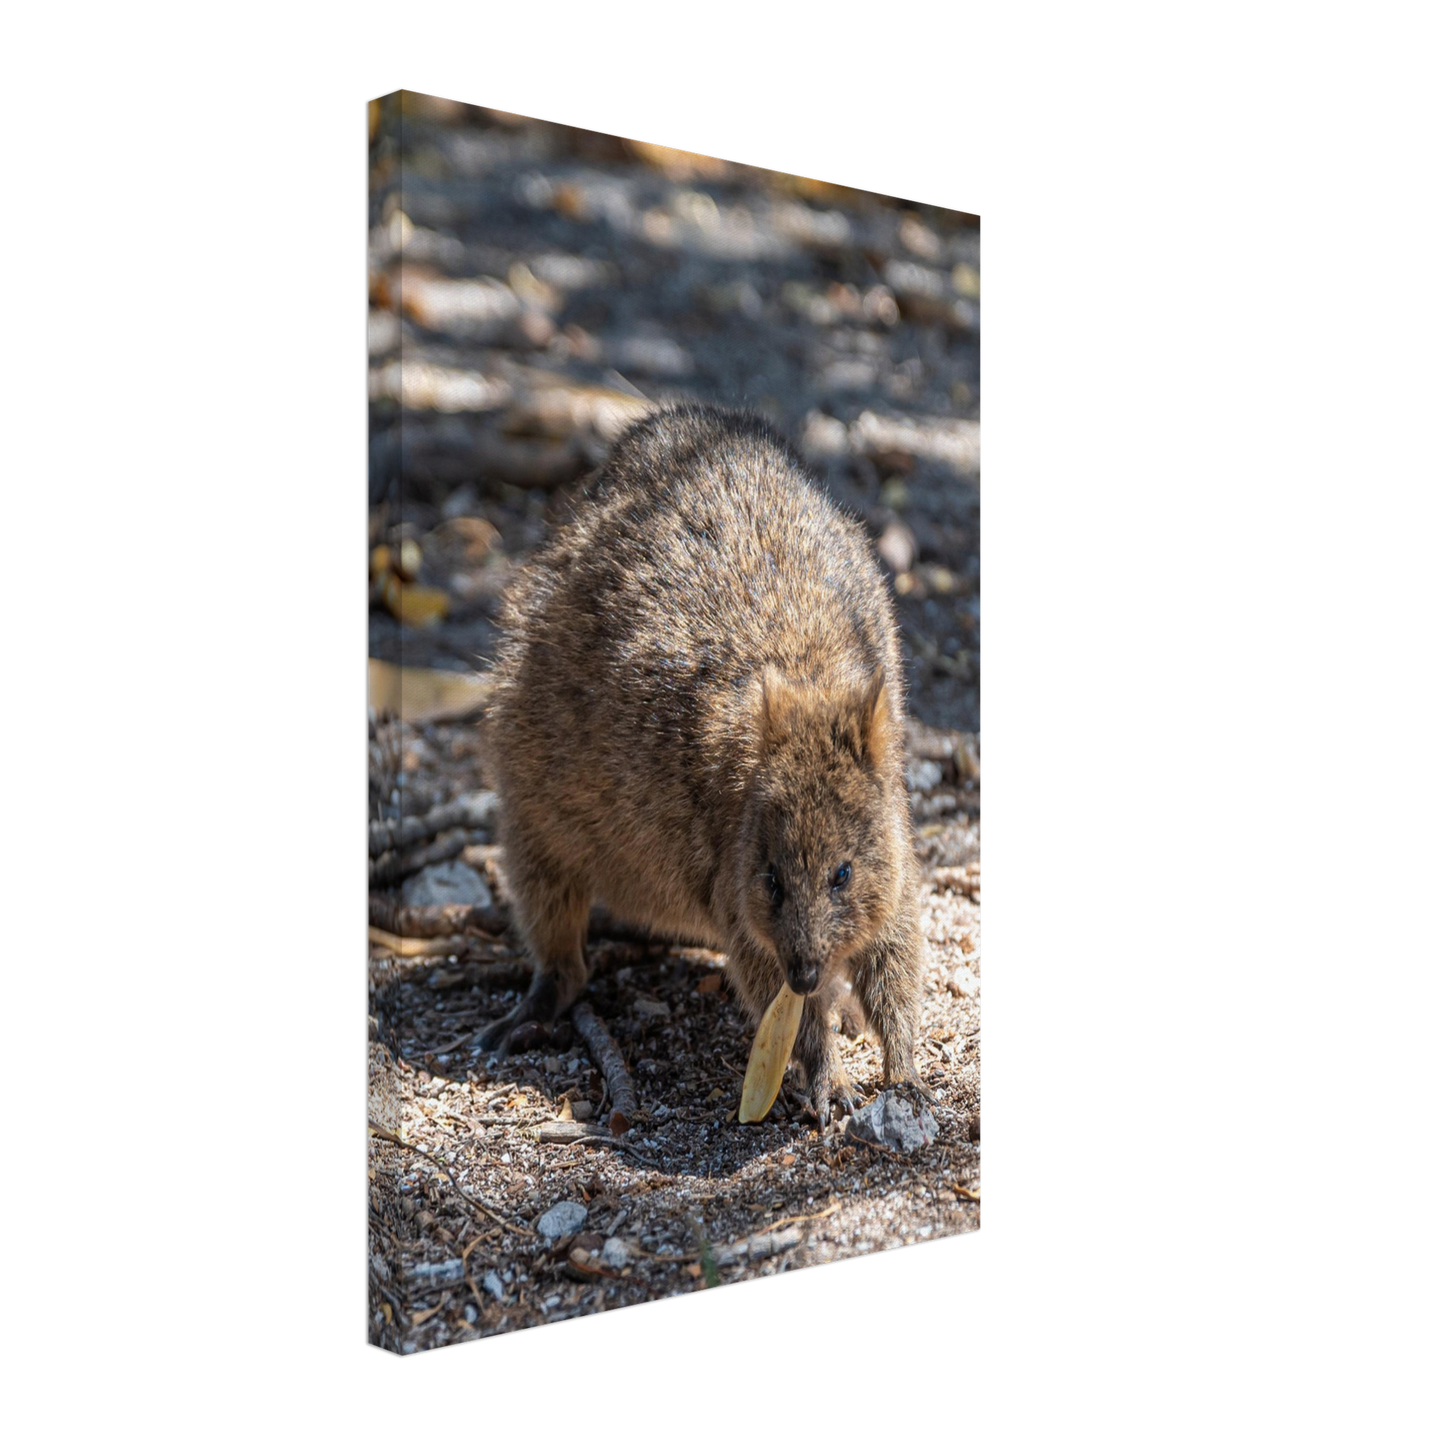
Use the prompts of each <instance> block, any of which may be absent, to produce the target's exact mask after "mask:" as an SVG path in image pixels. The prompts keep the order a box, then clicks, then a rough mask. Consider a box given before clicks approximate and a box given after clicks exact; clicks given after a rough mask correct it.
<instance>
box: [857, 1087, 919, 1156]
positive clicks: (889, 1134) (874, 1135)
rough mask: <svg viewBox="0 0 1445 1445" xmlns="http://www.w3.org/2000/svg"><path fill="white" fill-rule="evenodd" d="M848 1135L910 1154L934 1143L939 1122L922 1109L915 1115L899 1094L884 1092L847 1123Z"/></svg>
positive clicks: (887, 1090) (890, 1091)
mask: <svg viewBox="0 0 1445 1445" xmlns="http://www.w3.org/2000/svg"><path fill="white" fill-rule="evenodd" d="M848 1134H849V1135H850V1136H851V1137H853V1138H855V1139H866V1140H867V1141H868V1142H869V1143H871V1144H882V1145H884V1146H885V1147H886V1148H889V1149H895V1150H897V1151H898V1152H899V1153H900V1154H912V1153H913V1152H914V1151H915V1150H916V1149H922V1148H924V1147H925V1146H927V1145H929V1144H931V1143H933V1141H934V1139H935V1138H936V1137H937V1135H938V1121H937V1120H936V1119H935V1118H934V1117H933V1115H932V1113H931V1112H930V1111H929V1109H928V1107H927V1106H926V1105H925V1106H923V1108H922V1111H921V1112H920V1113H917V1114H915V1113H914V1111H913V1106H912V1105H911V1104H910V1103H909V1102H908V1101H907V1100H906V1099H904V1098H903V1096H902V1095H900V1094H895V1093H894V1092H893V1091H892V1090H891V1089H885V1090H884V1091H883V1093H881V1094H879V1095H878V1097H877V1098H876V1099H874V1100H873V1102H872V1103H871V1104H869V1105H868V1107H867V1108H866V1109H859V1110H858V1111H857V1112H856V1113H855V1114H854V1115H853V1117H852V1118H851V1119H849V1120H848Z"/></svg>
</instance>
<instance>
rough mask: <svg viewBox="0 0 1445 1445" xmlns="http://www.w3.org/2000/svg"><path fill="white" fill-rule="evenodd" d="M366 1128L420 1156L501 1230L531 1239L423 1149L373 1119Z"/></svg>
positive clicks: (367, 1122) (518, 1226)
mask: <svg viewBox="0 0 1445 1445" xmlns="http://www.w3.org/2000/svg"><path fill="white" fill-rule="evenodd" d="M366 1127H367V1128H368V1129H370V1130H371V1132H372V1133H373V1134H375V1135H376V1137H377V1138H378V1139H385V1140H386V1142H387V1143H388V1144H395V1145H396V1146H397V1148H398V1149H410V1150H411V1152H412V1153H413V1154H420V1155H421V1157H422V1158H423V1159H425V1160H426V1162H427V1163H428V1164H430V1165H431V1166H432V1168H433V1169H439V1170H441V1172H442V1173H443V1174H445V1175H446V1176H447V1178H448V1179H450V1180H451V1182H452V1188H453V1189H455V1190H456V1191H457V1193H458V1194H460V1195H461V1196H462V1198H463V1199H465V1200H466V1202H467V1203H468V1204H470V1205H471V1206H472V1208H473V1209H478V1210H480V1211H481V1212H482V1213H483V1214H485V1215H486V1216H487V1218H488V1219H490V1220H493V1221H495V1222H496V1223H497V1224H500V1225H501V1226H502V1228H503V1229H510V1230H511V1231H512V1233H513V1234H520V1235H523V1236H525V1237H526V1238H528V1239H530V1238H531V1237H532V1236H531V1232H530V1231H529V1230H526V1229H523V1228H521V1226H520V1225H516V1224H512V1223H511V1222H510V1221H509V1220H506V1219H503V1218H502V1216H501V1215H500V1214H498V1213H497V1212H496V1210H494V1209H491V1208H489V1207H488V1206H487V1205H485V1204H483V1203H482V1202H481V1200H480V1199H475V1198H473V1197H472V1195H471V1194H469V1193H468V1192H467V1191H466V1190H465V1189H463V1188H462V1185H461V1181H460V1180H459V1179H458V1178H457V1176H456V1175H455V1174H453V1173H452V1171H451V1170H450V1169H449V1168H448V1167H447V1165H446V1164H444V1163H443V1162H442V1161H441V1160H440V1159H438V1158H436V1157H435V1156H434V1155H431V1154H428V1153H427V1152H426V1150H425V1149H419V1148H417V1146H416V1145H415V1144H408V1143H407V1141H406V1140H405V1139H402V1138H400V1137H399V1136H398V1135H396V1134H393V1133H392V1132H391V1130H390V1129H385V1128H383V1127H382V1126H381V1125H380V1124H378V1123H377V1122H376V1121H375V1120H374V1119H368V1120H367V1121H366Z"/></svg>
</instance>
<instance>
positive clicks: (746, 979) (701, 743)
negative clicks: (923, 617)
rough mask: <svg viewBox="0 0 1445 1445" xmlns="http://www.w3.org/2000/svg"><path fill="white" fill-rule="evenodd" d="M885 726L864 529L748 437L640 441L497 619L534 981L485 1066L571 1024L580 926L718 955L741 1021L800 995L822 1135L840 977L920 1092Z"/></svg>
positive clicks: (726, 417)
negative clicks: (543, 1025)
mask: <svg viewBox="0 0 1445 1445" xmlns="http://www.w3.org/2000/svg"><path fill="white" fill-rule="evenodd" d="M902 718H903V695H902V669H901V665H900V660H899V650H898V641H897V636H896V629H895V624H894V621H893V615H892V611H891V608H890V605H889V600H888V594H887V592H886V590H885V587H884V583H883V580H882V578H881V576H880V574H879V571H878V567H877V565H876V563H875V562H874V560H873V556H872V551H871V548H870V547H869V544H868V540H867V537H866V535H865V533H864V532H863V530H862V528H861V527H859V526H858V525H857V524H856V523H853V522H850V521H848V520H846V519H845V518H844V517H843V516H842V515H841V514H840V513H839V512H838V511H837V510H836V509H835V508H834V507H833V506H832V505H831V504H830V503H829V502H828V501H827V500H826V499H825V498H824V497H823V496H822V495H820V493H819V492H817V491H816V490H815V489H814V488H813V487H811V486H810V485H808V483H807V481H806V479H805V477H804V475H803V471H802V468H801V465H800V463H799V462H798V460H797V458H796V457H795V456H794V455H793V453H792V452H791V451H790V450H789V449H788V447H787V446H786V444H785V443H784V442H783V441H782V440H781V439H780V438H779V437H778V436H777V435H776V434H775V433H773V432H772V431H771V430H770V429H769V428H768V427H767V426H765V425H764V424H763V423H762V422H760V421H757V420H756V419H754V418H751V417H747V416H742V415H738V414H736V413H730V412H723V411H717V410H713V409H711V408H702V407H691V406H690V407H683V408H676V409H672V410H669V411H664V412H661V413H657V414H654V415H653V416H651V417H649V418H647V419H645V420H643V421H641V422H639V423H638V424H637V425H636V426H634V427H633V428H632V429H631V430H630V431H629V432H627V433H626V434H625V435H624V436H623V437H622V438H621V439H620V440H619V441H618V443H617V444H616V446H615V447H614V449H613V451H612V453H611V455H610V456H609V458H608V460H607V463H606V465H605V466H604V467H603V469H602V471H601V472H600V473H599V475H598V477H597V478H596V480H595V481H594V482H593V483H592V484H591V485H590V486H589V487H588V488H587V490H586V492H585V493H584V495H583V497H582V498H581V500H580V501H579V503H578V506H577V508H576V510H575V514H574V515H573V517H572V519H571V520H570V521H569V522H568V523H567V524H566V525H564V526H563V527H561V528H560V529H559V530H558V531H557V532H556V533H555V535H554V536H553V538H552V540H551V541H550V543H549V544H548V545H546V546H545V547H544V548H543V549H542V550H541V551H539V552H538V554H537V555H536V556H535V558H534V559H533V561H532V562H531V564H530V565H529V566H528V567H527V569H526V570H525V572H524V573H523V575H522V577H521V578H520V579H519V582H518V583H517V585H516V586H515V587H514V589H513V591H512V592H511V593H510V594H509V597H508V599H507V614H506V639H505V642H504V644H503V646H502V648H501V650H500V653H499V657H498V662H497V668H496V674H495V689H494V691H493V694H492V699H491V702H490V703H489V706H488V712H487V722H486V727H487V732H488V751H489V753H490V755H491V764H492V772H493V774H494V779H495V783H496V787H497V791H498V794H499V796H500V800H501V805H500V821H501V841H502V843H503V845H504V848H505V857H506V866H507V874H508V878H509V880H510V882H511V886H512V889H513V892H514V894H515V896H516V902H517V911H518V917H519V920H520V923H521V926H522V928H523V931H524V933H525V935H526V938H527V941H528V943H529V945H530V946H531V948H532V951H533V953H534V955H535V958H536V963H537V968H536V974H535V976H534V979H533V983H532V988H531V991H530V992H529V993H528V995H527V997H526V998H525V999H524V1000H523V1002H522V1003H521V1004H520V1005H519V1006H518V1007H517V1008H516V1009H514V1010H513V1011H512V1013H511V1014H509V1015H508V1016H507V1018H505V1019H502V1020H500V1021H498V1023H497V1024H496V1025H494V1026H493V1027H492V1029H490V1030H489V1031H488V1035H487V1036H486V1042H487V1044H488V1046H490V1047H496V1046H497V1045H498V1044H500V1043H502V1041H503V1040H504V1039H505V1037H506V1035H507V1033H508V1031H509V1030H510V1029H511V1028H512V1027H514V1026H515V1025H516V1024H517V1023H520V1022H523V1021H525V1020H527V1019H530V1018H539V1019H542V1020H543V1021H544V1022H546V1021H550V1020H551V1019H552V1018H553V1017H555V1016H556V1015H557V1014H558V1013H560V1012H561V1011H563V1010H565V1009H566V1008H567V1007H569V1006H570V1004H571V1003H572V1001H573V1000H574V999H575V998H576V996H577V994H578V993H579V992H580V990H581V989H582V987H583V986H584V984H585V982H586V978H587V966H586V962H585V959H584V955H583V940H584V937H585V933H586V924H587V913H588V909H589V907H590V905H591V904H592V903H593V902H594V901H597V900H600V901H602V902H603V903H605V904H606V905H607V907H608V908H609V909H610V910H611V911H612V912H613V913H614V914H616V915H618V916H619V917H623V918H628V919H631V920H633V921H635V922H637V923H640V924H644V925H647V926H649V927H651V928H653V929H655V930H656V931H658V932H662V933H671V934H673V935H675V936H685V937H691V938H694V939H698V940H700V941H707V942H710V943H712V944H713V945H714V946H716V947H718V948H722V949H725V950H726V951H727V953H728V964H727V972H728V976H729V978H730V979H731V981H732V983H733V986H734V989H735V991H736V993H737V994H738V995H739V997H740V998H741V999H742V1000H743V1002H744V1004H745V1005H746V1006H747V1008H748V1009H749V1010H750V1011H751V1013H752V1015H753V1017H754V1018H755V1019H756V1018H758V1017H760V1016H761V1014H762V1011H763V1010H764V1009H765V1008H766V1007H767V1005H768V1003H769V1002H771V1000H772V998H773V997H774V995H775V994H776V993H777V991H778V989H779V988H780V987H781V986H782V984H783V982H784V979H785V977H786V978H788V979H789V980H790V981H792V982H793V983H794V985H795V986H796V987H797V988H798V991H800V992H808V994H809V996H808V1001H807V1004H806V1005H805V1007H804V1010H803V1022H802V1025H801V1027H800V1029H799V1033H798V1041H797V1044H796V1046H795V1049H794V1058H795V1060H796V1061H797V1062H798V1063H799V1064H800V1065H801V1066H802V1069H803V1072H804V1075H805V1077H806V1080H807V1084H808V1089H809V1095H810V1098H811V1100H812V1103H813V1106H814V1108H815V1109H816V1110H817V1112H818V1113H819V1116H820V1118H821V1119H823V1120H824V1121H826V1119H827V1117H828V1113H829V1105H830V1102H831V1101H832V1100H833V1099H834V1098H838V1099H841V1100H842V1101H843V1102H844V1103H845V1104H846V1105H848V1106H851V1104H852V1102H853V1099H852V1089H851V1086H850V1084H849V1082H848V1079H847V1077H846V1075H845V1074H844V1072H843V1069H842V1066H841V1063H840V1061H839V1059H838V1056H837V1049H836V1045H835V1042H834V1038H833V1035H832V1033H831V1031H830V1030H829V1028H828V1024H827V1014H828V1009H829V1007H830V1005H831V1004H832V1003H833V1002H835V1001H836V1000H837V998H838V996H839V994H840V993H841V982H842V980H843V979H845V978H846V979H849V980H850V981H851V982H852V985H853V993H854V998H855V1000H856V1002H857V1005H858V1006H859V1008H860V1009H861V1011H862V1013H863V1015H864V1018H865V1020H866V1021H867V1023H868V1024H869V1025H871V1027H872V1028H873V1030H874V1031H875V1032H876V1034H877V1036H878V1038H879V1041H880V1042H881V1044H882V1048H883V1062H884V1068H885V1071H886V1073H887V1075H888V1077H889V1079H890V1080H911V1081H913V1082H915V1083H916V1082H917V1072H916V1069H915V1067H914V1062H913V1046H914V1035H915V1030H916V1027H917V1018H918V1010H919V987H920V984H919V974H920V968H921V960H922V937H921V934H920V931H919V925H918V906H917V900H918V886H919V876H918V869H917V863H916V861H915V859H914V855H913V849H912V844H911V828H910V823H909V815H908V799H907V793H906V790H905V787H904V782H903V755H902V731H903V729H902ZM843 863H848V864H850V865H851V877H850V878H849V879H848V881H847V882H846V884H844V885H842V886H837V887H835V886H833V885H834V883H835V881H836V878H837V871H838V869H839V867H840V865H842V864H843ZM770 867H771V868H772V869H773V870H775V871H774V877H775V879H776V883H777V885H778V888H777V890H775V889H774V887H773V883H772V880H771V879H770V878H769V868H770Z"/></svg>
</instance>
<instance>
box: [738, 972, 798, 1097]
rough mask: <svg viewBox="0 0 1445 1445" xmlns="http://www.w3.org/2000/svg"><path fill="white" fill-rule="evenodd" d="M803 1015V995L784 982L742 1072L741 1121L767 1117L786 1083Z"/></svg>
mask: <svg viewBox="0 0 1445 1445" xmlns="http://www.w3.org/2000/svg"><path fill="white" fill-rule="evenodd" d="M802 1017H803V995H802V994H800V993H794V992H793V990H792V989H790V988H789V987H788V985H787V984H784V985H783V986H782V988H780V989H779V990H778V996H777V998H775V999H774V1000H773V1001H772V1003H770V1004H769V1005H768V1011H767V1012H766V1013H765V1014H764V1015H763V1020H762V1022H761V1023H760V1024H759V1025H758V1032H757V1035H756V1037H755V1038H754V1039H753V1049H752V1052H751V1053H750V1054H749V1055H748V1071H747V1073H746V1074H745V1075H744V1076H743V1097H742V1102H741V1104H739V1106H738V1121H739V1123H742V1124H755V1123H757V1122H758V1121H759V1120H760V1119H763V1118H766V1117H767V1113H768V1110H769V1109H771V1108H772V1107H773V1100H775V1099H776V1098H777V1097H778V1090H779V1089H780V1088H782V1086H783V1071H784V1070H785V1069H786V1068H787V1067H788V1060H789V1059H790V1058H792V1056H793V1042H794V1040H796V1038H797V1037H798V1024H799V1023H800V1022H801V1021H802Z"/></svg>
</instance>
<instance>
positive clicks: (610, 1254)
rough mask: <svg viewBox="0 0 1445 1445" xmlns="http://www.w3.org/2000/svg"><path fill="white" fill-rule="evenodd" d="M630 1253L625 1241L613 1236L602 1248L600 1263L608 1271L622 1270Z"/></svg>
mask: <svg viewBox="0 0 1445 1445" xmlns="http://www.w3.org/2000/svg"><path fill="white" fill-rule="evenodd" d="M631 1253H632V1251H631V1250H630V1249H628V1247H627V1241H626V1240H625V1239H619V1238H618V1237H617V1236H616V1235H615V1234H614V1235H613V1236H612V1237H611V1238H610V1239H609V1240H608V1241H607V1242H606V1243H605V1244H604V1245H603V1246H602V1263H603V1264H605V1265H606V1266H607V1267H608V1268H609V1269H622V1268H623V1267H624V1266H625V1265H626V1263H627V1261H628V1258H629V1257H630V1256H631Z"/></svg>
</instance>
